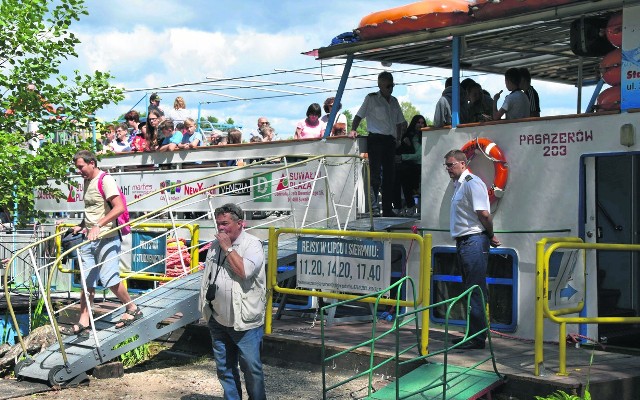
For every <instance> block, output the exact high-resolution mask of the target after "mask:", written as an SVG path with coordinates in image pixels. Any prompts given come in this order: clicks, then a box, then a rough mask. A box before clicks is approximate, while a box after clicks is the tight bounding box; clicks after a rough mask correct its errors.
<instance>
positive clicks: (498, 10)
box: [470, 0, 581, 21]
mask: <svg viewBox="0 0 640 400" xmlns="http://www.w3.org/2000/svg"><path fill="white" fill-rule="evenodd" d="M578 1H581V0H501V1H499V2H497V1H495V0H480V1H477V2H476V3H475V4H473V5H471V7H470V9H471V14H472V15H473V17H474V18H475V19H477V20H480V21H486V20H489V19H493V18H501V17H506V16H509V15H516V14H522V13H526V12H529V11H535V10H541V9H544V8H549V7H555V6H561V5H564V4H569V3H576V2H578Z"/></svg>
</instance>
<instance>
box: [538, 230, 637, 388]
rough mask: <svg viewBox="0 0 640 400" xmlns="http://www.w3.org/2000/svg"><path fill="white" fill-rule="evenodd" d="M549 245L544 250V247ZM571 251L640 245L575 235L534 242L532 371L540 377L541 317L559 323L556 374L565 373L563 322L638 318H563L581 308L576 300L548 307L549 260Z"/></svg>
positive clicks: (625, 248)
mask: <svg viewBox="0 0 640 400" xmlns="http://www.w3.org/2000/svg"><path fill="white" fill-rule="evenodd" d="M548 243H553V244H551V245H550V246H549V247H548V248H547V249H546V250H545V246H546V245H547V244H548ZM561 248H562V249H575V250H607V251H634V252H640V245H637V244H617V243H584V242H583V241H582V239H580V238H577V237H565V238H543V239H541V240H539V241H538V242H537V243H536V305H535V344H534V357H535V360H534V374H535V375H536V376H540V375H541V374H543V370H544V354H543V353H544V346H543V333H544V326H543V325H544V318H547V319H548V320H549V321H551V322H553V323H556V324H558V325H559V333H558V343H559V344H558V347H559V349H558V350H559V351H558V358H559V367H558V373H557V374H558V375H562V376H566V375H567V360H566V352H567V350H566V349H567V342H566V340H565V337H566V334H567V327H566V326H567V324H568V323H569V324H603V323H608V324H637V323H640V317H564V316H562V315H565V314H574V313H577V312H580V311H582V310H583V308H584V302H578V304H577V305H576V306H575V307H568V308H563V309H557V310H551V309H550V308H549V290H548V286H549V260H550V258H551V255H552V254H553V252H554V251H556V250H557V249H561ZM584 264H585V266H584V274H586V273H587V271H586V260H585V261H584ZM583 293H585V296H586V293H587V282H586V279H585V283H584V289H583Z"/></svg>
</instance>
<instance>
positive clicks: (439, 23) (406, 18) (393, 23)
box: [356, 0, 473, 40]
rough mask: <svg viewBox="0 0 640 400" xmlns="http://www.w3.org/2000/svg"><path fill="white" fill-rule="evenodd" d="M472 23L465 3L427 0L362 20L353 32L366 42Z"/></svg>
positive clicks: (459, 0)
mask: <svg viewBox="0 0 640 400" xmlns="http://www.w3.org/2000/svg"><path fill="white" fill-rule="evenodd" d="M472 21H473V18H472V17H470V16H469V2H468V1H467V0H447V1H428V0H427V1H418V2H416V3H411V4H407V5H405V6H400V7H395V8H390V9H388V10H383V11H378V12H374V13H372V14H369V15H367V16H365V17H364V18H362V20H361V21H360V24H359V25H358V28H356V33H357V34H358V35H359V36H360V38H361V39H362V40H369V39H376V38H380V37H385V36H394V35H399V34H402V33H408V32H416V31H419V30H424V29H434V28H442V27H445V26H451V25H460V24H465V23H469V22H472Z"/></svg>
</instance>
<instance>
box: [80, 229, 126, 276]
mask: <svg viewBox="0 0 640 400" xmlns="http://www.w3.org/2000/svg"><path fill="white" fill-rule="evenodd" d="M119 254H120V237H119V236H118V235H115V236H112V237H106V238H102V239H99V240H95V241H93V242H89V243H87V244H85V245H84V246H82V247H80V257H81V259H82V271H83V272H84V276H85V279H86V280H85V281H86V283H87V288H95V287H96V286H98V281H99V282H100V286H102V287H112V286H114V285H117V284H118V283H120V282H122V279H121V278H120V256H119Z"/></svg>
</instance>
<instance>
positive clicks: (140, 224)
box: [4, 154, 362, 364]
mask: <svg viewBox="0 0 640 400" xmlns="http://www.w3.org/2000/svg"><path fill="white" fill-rule="evenodd" d="M303 156H304V157H305V159H304V160H301V161H297V162H293V163H288V162H287V161H286V159H285V162H284V163H283V165H272V164H269V167H271V168H270V169H269V171H266V172H259V173H256V174H253V175H252V176H254V177H255V176H264V175H267V174H270V173H273V172H277V171H282V170H288V169H289V168H293V167H297V166H301V165H305V164H308V163H310V162H316V161H320V162H321V164H322V163H324V164H325V165H326V160H327V158H342V159H344V158H350V159H362V157H360V156H359V155H353V154H327V155H315V156H314V155H306V154H305V155H303ZM283 157H286V156H277V157H271V158H266V159H263V160H262V161H258V162H256V163H252V164H247V165H243V166H238V167H234V168H229V169H225V170H224V171H216V172H215V173H212V174H208V175H206V176H204V177H199V178H196V179H193V180H189V181H182V182H180V183H176V184H173V185H170V186H166V187H163V188H160V189H158V190H156V191H154V192H151V193H149V194H147V195H145V196H142V197H140V198H137V199H135V200H133V201H131V202H130V203H129V204H135V203H136V202H139V201H142V200H145V199H146V198H148V197H150V196H153V195H156V194H158V193H160V192H163V191H166V190H170V189H172V188H175V187H178V186H180V185H185V184H189V183H193V182H197V181H202V180H205V179H208V178H212V177H216V176H220V175H223V174H229V173H231V172H234V171H238V170H244V169H246V168H250V167H255V166H261V165H263V164H268V163H270V162H272V161H274V160H277V159H282V158H283ZM291 157H300V155H296V154H294V155H291ZM347 163H348V162H347ZM245 179H246V178H245ZM240 180H242V179H236V180H233V181H230V182H225V183H220V184H216V185H211V186H207V187H204V188H202V189H199V190H197V191H195V192H194V193H192V194H190V195H185V196H184V197H181V198H180V199H179V200H176V201H173V202H171V203H169V204H166V205H164V206H162V207H160V208H158V209H155V210H153V211H150V212H148V213H146V214H144V215H141V216H139V217H137V218H133V219H131V220H130V221H129V222H128V223H127V225H129V226H133V227H135V228H167V229H169V230H173V231H177V230H178V229H183V228H184V229H188V230H189V232H190V233H191V239H192V246H190V247H189V250H190V251H191V256H192V266H191V267H190V268H189V271H188V273H191V272H193V271H194V267H193V266H194V265H197V264H198V262H199V252H198V245H197V243H199V226H198V225H190V224H188V223H185V224H177V223H176V221H175V220H174V218H173V214H172V213H173V212H175V209H176V206H178V205H180V204H183V203H185V202H188V201H190V200H192V199H193V198H194V197H196V196H202V195H203V194H204V193H206V197H204V198H203V200H207V201H209V202H210V201H211V199H212V198H215V197H218V196H221V195H212V194H210V193H207V192H209V191H211V190H212V189H219V188H224V187H226V186H230V185H233V184H235V183H237V182H239V181H240ZM210 207H211V205H210ZM167 211H168V212H169V213H170V215H171V216H172V218H171V222H170V223H153V222H148V221H149V220H151V219H153V218H156V217H158V216H160V215H162V213H164V212H167ZM211 212H213V209H211ZM197 219H199V218H196V220H197ZM69 225H71V224H60V225H59V226H57V227H56V231H55V233H54V234H53V235H52V236H49V237H47V238H44V239H42V240H39V241H37V242H35V243H32V244H30V245H29V246H25V247H24V248H22V249H19V250H18V251H16V252H15V253H14V254H13V255H12V257H11V258H10V260H9V263H13V262H14V260H15V259H16V258H17V257H19V256H21V255H22V254H23V253H26V252H32V251H33V249H34V248H35V247H36V246H39V245H42V244H44V243H51V242H48V241H50V240H53V241H54V242H53V243H54V246H55V248H56V249H58V256H57V257H56V258H55V260H54V261H53V262H52V263H51V270H50V271H49V275H48V277H49V280H48V282H46V283H44V284H43V283H41V282H39V290H40V291H41V292H42V296H43V298H44V299H45V306H46V308H47V312H48V314H49V315H50V316H51V318H50V323H51V325H52V328H53V330H54V332H56V339H57V341H58V345H59V348H60V351H61V353H62V357H63V360H64V362H65V364H66V363H67V357H66V353H65V350H64V345H63V341H62V337H61V335H60V332H59V328H58V324H57V320H56V318H55V315H54V311H53V309H52V302H51V298H50V296H51V285H52V277H53V276H54V268H58V270H59V271H60V272H63V273H72V272H76V270H71V269H66V268H64V267H63V266H62V263H61V260H62V259H63V258H64V257H66V256H67V255H69V254H70V253H71V252H73V251H74V250H78V249H79V248H80V247H81V246H82V245H84V244H85V243H86V242H83V243H80V244H78V245H76V246H73V247H71V248H69V249H67V250H66V251H64V252H61V251H60V237H61V236H62V235H63V233H64V231H63V230H62V228H63V227H64V226H69ZM120 228H121V226H118V227H115V228H112V229H109V230H107V231H105V232H103V233H101V235H100V236H101V237H103V236H105V235H108V234H112V233H114V232H117V231H118V230H119V229H120ZM168 233H169V232H167V234H168ZM193 242H195V243H196V245H195V246H194V245H193ZM132 250H133V249H132ZM179 251H180V250H179ZM276 253H277V251H276ZM276 256H277V254H276ZM32 258H33V257H32ZM32 264H33V268H34V269H36V272H37V273H36V275H37V277H38V279H39V277H40V273H39V271H40V270H41V268H40V267H38V266H37V263H36V262H35V259H33V260H32ZM45 268H46V267H45ZM8 272H9V270H8V269H6V270H5V274H4V283H5V295H6V299H7V304H8V305H7V309H8V310H9V312H10V314H11V317H12V321H13V324H14V326H16V327H17V326H18V322H17V318H16V316H15V312H14V310H13V307H12V305H11V299H10V298H11V295H10V293H9V285H8ZM121 276H123V277H124V278H125V279H129V278H136V279H145V280H155V281H164V280H167V279H166V278H163V277H159V276H154V277H148V276H147V275H141V274H140V273H133V274H132V273H123V274H121ZM170 279H171V278H169V280H170ZM39 281H40V279H39ZM83 285H84V282H83ZM84 289H86V288H84ZM17 332H18V341H19V342H20V344H21V347H22V350H23V354H25V355H26V354H27V348H26V345H25V343H24V340H23V337H22V335H21V333H20V332H19V330H17Z"/></svg>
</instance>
